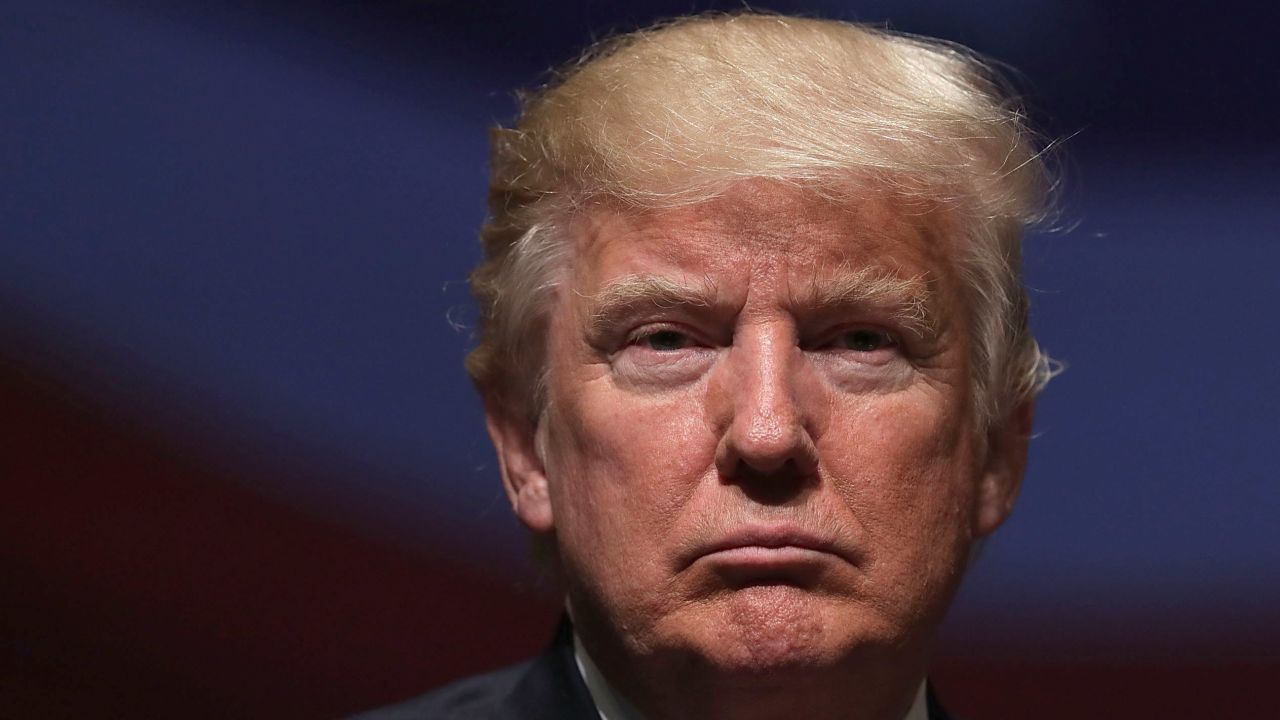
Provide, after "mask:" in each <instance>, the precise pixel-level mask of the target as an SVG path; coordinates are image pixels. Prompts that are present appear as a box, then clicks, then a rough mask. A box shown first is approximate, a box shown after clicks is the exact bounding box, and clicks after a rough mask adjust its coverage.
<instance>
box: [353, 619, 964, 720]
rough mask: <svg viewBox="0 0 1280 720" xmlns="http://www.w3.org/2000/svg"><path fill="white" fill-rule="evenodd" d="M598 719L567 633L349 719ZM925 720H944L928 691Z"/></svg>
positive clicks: (566, 630)
mask: <svg viewBox="0 0 1280 720" xmlns="http://www.w3.org/2000/svg"><path fill="white" fill-rule="evenodd" d="M428 718H430V719H432V720H434V719H435V718H445V719H447V720H600V714H599V712H597V711H596V706H595V703H594V702H592V701H591V692H590V691H589V690H587V685H586V683H584V682H583V680H582V675H581V674H579V672H578V666H577V663H576V662H575V661H574V658H573V629H572V628H571V627H570V625H569V623H568V622H567V621H566V622H562V623H561V624H560V628H559V630H557V631H556V639H555V641H554V642H553V643H552V644H551V647H550V648H548V649H547V651H546V652H544V653H543V654H542V655H541V656H539V657H538V658H537V659H536V660H533V661H532V662H527V663H523V664H521V665H513V666H511V667H509V668H504V669H502V670H498V671H497V672H492V673H489V674H487V675H477V676H475V677H470V678H467V679H465V680H460V681H458V682H456V683H454V684H452V685H448V686H445V687H443V688H440V689H439V690H436V691H434V692H431V693H428V694H426V695H423V696H422V697H419V698H415V699H413V700H410V701H408V702H405V703H402V704H400V705H394V706H392V707H388V708H383V709H381V710H374V711H372V712H368V713H365V714H362V715H358V716H356V717H354V718H351V720H427V719H428ZM929 720H949V718H948V716H947V714H946V712H945V711H943V709H942V706H941V705H940V704H939V703H938V701H937V699H936V698H935V697H934V695H933V690H932V688H930V689H929Z"/></svg>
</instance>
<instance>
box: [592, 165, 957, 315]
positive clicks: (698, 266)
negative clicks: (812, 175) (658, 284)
mask: <svg viewBox="0 0 1280 720" xmlns="http://www.w3.org/2000/svg"><path fill="white" fill-rule="evenodd" d="M945 226H946V223H945V221H944V218H942V217H941V215H940V214H939V213H930V212H923V211H920V210H918V209H908V207H907V204H906V203H903V202H899V201H896V200H895V199H894V198H892V197H891V196H889V195H888V194H885V193H865V194H862V195H856V194H850V195H849V196H848V197H841V198H839V199H835V198H831V197H824V196H822V195H818V194H816V193H815V192H813V191H812V190H806V189H804V188H798V187H792V186H785V185H779V184H777V183H771V182H764V181H759V182H756V181H744V182H742V183H738V184H737V185H735V186H734V187H733V188H731V189H730V190H729V191H728V192H726V193H725V194H723V195H721V196H719V197H717V198H715V199H713V200H710V201H707V202H704V203H701V204H698V205H692V206H688V207H679V208H669V209H661V210H647V211H634V210H622V209H616V208H610V207H608V206H607V205H606V206H601V207H598V208H596V209H595V210H594V211H592V212H588V213H587V214H586V215H585V217H584V218H583V227H582V230H583V231H582V232H579V233H577V234H576V244H575V252H574V273H573V274H574V275H575V282H576V283H578V284H580V285H581V284H598V283H604V282H607V281H609V280H611V279H613V278H615V277H618V276H623V275H629V274H647V273H655V272H658V273H664V274H671V273H672V272H675V273H677V274H680V273H686V274H692V275H696V276H705V278H707V279H711V278H717V277H719V278H728V277H738V278H741V279H743V280H754V279H759V278H761V277H768V276H792V277H791V279H792V280H793V281H794V279H795V278H794V276H799V277H813V278H823V277H829V276H832V275H839V274H841V273H856V272H859V271H861V270H864V269H866V268H868V267H873V268H879V269H882V270H884V271H885V272H886V273H888V274H892V275H901V276H904V277H907V276H910V277H916V278H921V279H924V280H925V281H927V282H928V283H929V284H930V285H931V286H933V287H934V289H935V290H937V289H940V288H939V287H938V284H939V283H940V282H941V281H943V280H944V278H946V277H947V276H949V275H950V274H951V272H950V269H949V268H950V265H951V262H950V258H951V257H952V255H953V254H954V249H953V248H952V242H951V241H950V240H949V238H948V233H947V232H946V231H945ZM691 279H698V278H691Z"/></svg>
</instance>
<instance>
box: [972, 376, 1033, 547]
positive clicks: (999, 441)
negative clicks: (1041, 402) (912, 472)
mask: <svg viewBox="0 0 1280 720" xmlns="http://www.w3.org/2000/svg"><path fill="white" fill-rule="evenodd" d="M1034 417H1035V403H1034V402H1033V401H1027V402H1024V403H1022V404H1021V405H1018V406H1017V407H1015V408H1014V409H1013V410H1012V411H1010V412H1009V414H1008V415H1006V416H1005V417H1004V418H1002V419H1000V420H998V421H996V423H995V424H994V425H993V426H992V428H991V430H990V431H989V432H988V433H987V457H986V460H985V462H984V464H983V471H982V477H981V479H980V480H979V484H978V497H977V503H976V504H975V506H974V514H973V526H972V529H973V536H974V537H975V538H980V537H984V536H986V535H989V534H991V532H993V531H994V530H995V529H996V528H997V527H1000V524H1001V523H1003V522H1004V521H1005V520H1006V519H1008V517H1009V515H1010V514H1011V513H1012V512H1013V503H1014V501H1015V500H1017V499H1018V490H1019V489H1020V488H1021V487H1022V473H1023V471H1025V470H1026V467H1027V443H1028V442H1030V440H1031V423H1032V420H1033V419H1034Z"/></svg>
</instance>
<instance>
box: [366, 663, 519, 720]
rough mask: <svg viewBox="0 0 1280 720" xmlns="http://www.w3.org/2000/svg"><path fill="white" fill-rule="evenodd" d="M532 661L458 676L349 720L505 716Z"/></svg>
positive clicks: (464, 719)
mask: <svg viewBox="0 0 1280 720" xmlns="http://www.w3.org/2000/svg"><path fill="white" fill-rule="evenodd" d="M532 664H533V663H531V662H526V663H521V664H519V665H512V666H510V667H506V668H503V669H501V670H496V671H494V672H491V673H486V674H484V675H476V676H473V677H469V678H465V679H462V680H459V681H457V682H455V683H453V684H451V685H446V686H444V687H442V688H439V689H436V690H433V691H431V692H429V693H427V694H426V695H421V696H419V697H416V698H413V699H412V700H406V701H405V702H402V703H399V704H397V705H391V706H388V707H384V708H380V709H377V710H371V711H369V712H366V713H361V714H360V715H356V716H354V717H352V718H350V719H349V720H426V719H427V718H455V719H456V720H472V719H473V718H474V719H475V720H480V719H481V718H485V719H488V718H501V717H504V716H505V715H504V712H503V706H504V705H505V704H506V702H507V699H508V698H509V697H510V696H511V694H512V691H513V690H514V689H515V687H516V685H517V684H518V683H519V682H520V681H521V679H522V678H524V677H525V675H526V674H527V673H528V671H529V668H530V667H531V666H532Z"/></svg>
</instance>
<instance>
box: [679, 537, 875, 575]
mask: <svg viewBox="0 0 1280 720" xmlns="http://www.w3.org/2000/svg"><path fill="white" fill-rule="evenodd" d="M841 561H843V562H852V559H851V558H850V557H849V556H848V554H847V553H845V552H843V551H842V549H841V548H840V547H839V546H838V545H837V543H836V542H835V541H833V540H831V539H829V538H826V537H823V536H822V535H819V534H817V533H814V532H811V531H808V530H805V529H804V528H801V527H797V526H794V525H751V526H745V527H742V528H736V529H734V530H732V531H730V532H728V533H725V534H724V535H722V536H719V537H717V538H716V539H714V540H713V541H711V542H709V543H707V544H705V545H703V546H701V547H699V548H698V549H697V551H696V552H695V553H694V554H693V556H692V557H691V559H690V560H689V564H690V565H693V564H705V565H709V566H710V567H711V568H712V569H714V570H715V571H717V572H721V573H725V572H727V573H730V574H732V575H734V576H742V577H744V578H749V577H755V576H761V575H771V574H778V575H789V574H794V573H810V572H812V571H813V570H815V569H821V568H823V567H826V566H830V565H831V564H832V563H837V562H841Z"/></svg>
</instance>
